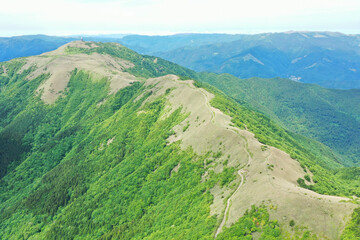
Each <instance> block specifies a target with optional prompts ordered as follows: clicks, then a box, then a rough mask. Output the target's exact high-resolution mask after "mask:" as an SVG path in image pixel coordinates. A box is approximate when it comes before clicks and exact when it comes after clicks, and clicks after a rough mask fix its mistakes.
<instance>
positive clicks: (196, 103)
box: [0, 42, 360, 239]
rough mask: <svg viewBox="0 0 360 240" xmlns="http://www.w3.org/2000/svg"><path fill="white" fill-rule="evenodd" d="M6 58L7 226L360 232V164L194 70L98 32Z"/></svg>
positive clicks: (171, 232) (0, 188) (144, 234)
mask: <svg viewBox="0 0 360 240" xmlns="http://www.w3.org/2000/svg"><path fill="white" fill-rule="evenodd" d="M0 69H2V71H1V76H0V83H1V85H0V86H1V92H0V116H1V118H0V120H1V122H0V140H1V143H2V146H3V147H2V148H1V152H0V165H1V170H2V171H1V176H0V177H1V179H0V232H1V236H2V237H3V238H4V239H59V238H62V239H75V238H76V239H214V237H216V238H217V239H229V238H231V237H233V238H242V237H245V238H251V237H252V236H253V237H254V238H259V237H260V238H262V239H287V238H290V236H293V237H294V238H302V239H314V238H316V236H317V238H318V239H324V238H328V239H339V238H340V236H341V234H343V235H342V236H343V237H344V238H346V237H348V239H351V238H349V237H351V236H356V235H355V234H357V231H358V230H357V227H358V224H357V223H358V221H359V219H358V216H359V215H358V210H355V211H354V209H358V204H357V198H356V196H360V186H359V185H358V181H357V180H356V179H354V178H348V177H349V176H350V175H349V173H351V174H354V175H357V174H358V172H359V170H358V169H356V168H351V169H348V168H343V167H342V165H341V164H339V163H337V162H336V159H335V158H334V157H333V155H332V153H331V151H330V150H329V149H327V148H325V147H324V148H321V149H320V150H321V151H324V152H322V154H319V152H318V151H319V149H314V146H316V144H319V143H316V144H315V145H313V144H312V143H314V141H312V140H309V139H306V138H304V137H302V136H300V135H296V134H292V133H291V132H288V131H286V130H284V129H283V128H282V127H281V126H279V125H277V124H276V123H274V122H272V121H271V120H269V119H268V118H266V117H265V116H264V115H262V114H260V113H258V112H255V111H253V110H251V109H249V108H248V107H247V106H246V105H241V104H239V103H236V102H235V101H233V100H231V99H230V98H228V97H227V96H226V95H224V94H223V93H221V92H220V91H219V90H217V89H215V88H212V87H210V86H207V85H205V86H203V85H202V84H201V83H199V82H196V81H194V80H191V79H193V78H196V77H197V75H196V73H195V72H193V71H191V70H188V69H186V68H183V67H180V66H178V65H176V64H173V63H170V62H167V61H165V60H162V59H161V58H157V57H151V56H142V55H139V54H137V53H136V52H134V51H131V50H129V49H127V48H125V47H123V46H121V45H118V44H104V43H93V42H72V43H69V44H67V45H65V46H62V47H60V48H59V49H57V50H55V51H53V52H49V53H45V54H42V55H39V56H33V57H27V58H19V59H14V60H11V61H9V62H4V63H1V64H0ZM179 76H180V77H179ZM202 87H204V88H202ZM319 145H321V144H319ZM311 146H312V147H311ZM334 169H335V170H334ZM334 173H337V174H334ZM331 195H337V196H331ZM346 196H347V197H346ZM348 197H351V198H348ZM344 229H345V230H344ZM343 230H344V232H343ZM342 232H343V233H342Z"/></svg>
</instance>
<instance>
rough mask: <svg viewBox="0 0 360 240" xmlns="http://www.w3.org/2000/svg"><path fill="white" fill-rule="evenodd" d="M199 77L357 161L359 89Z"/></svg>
mask: <svg viewBox="0 0 360 240" xmlns="http://www.w3.org/2000/svg"><path fill="white" fill-rule="evenodd" d="M200 76H201V77H200V78H201V79H203V81H204V82H207V83H209V84H211V85H213V86H215V87H217V88H219V89H220V90H222V91H224V92H225V93H226V94H227V95H229V96H231V97H233V98H234V99H236V100H237V101H240V102H246V103H248V104H249V105H251V106H253V107H255V108H256V109H257V110H258V111H261V112H263V113H264V114H266V115H267V116H268V117H270V118H271V119H273V120H274V121H277V122H278V123H280V124H283V126H285V127H286V128H287V129H289V130H290V131H292V132H296V133H298V134H301V135H304V136H307V137H310V138H313V139H316V140H318V141H320V142H322V143H324V144H325V145H327V146H329V147H330V148H332V149H334V150H335V151H336V152H337V153H338V154H340V156H342V157H340V158H342V160H339V161H341V162H342V163H343V164H345V165H348V166H354V165H357V166H359V162H360V152H359V147H358V146H360V104H359V103H360V90H356V89H354V90H337V89H326V88H322V87H319V86H317V85H310V84H301V83H297V82H294V81H291V80H288V79H281V78H275V79H263V78H250V79H239V78H236V77H234V76H232V75H229V74H222V75H217V74H211V73H208V74H207V73H201V74H200Z"/></svg>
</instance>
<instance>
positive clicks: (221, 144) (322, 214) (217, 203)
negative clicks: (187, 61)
mask: <svg viewBox="0 0 360 240" xmlns="http://www.w3.org/2000/svg"><path fill="white" fill-rule="evenodd" d="M147 85H148V86H152V85H153V86H154V87H153V88H152V90H153V92H154V94H153V96H152V98H155V97H156V96H159V95H162V94H164V93H165V91H166V89H168V88H170V89H171V88H172V89H173V90H172V92H171V94H170V95H169V97H168V100H169V112H171V111H172V110H175V109H176V108H178V107H180V106H182V107H183V111H184V112H187V113H189V116H188V117H187V119H185V120H184V121H183V122H182V123H181V124H180V125H178V126H176V127H175V128H174V130H175V132H176V134H175V135H172V136H171V137H170V138H169V142H170V143H171V142H174V141H177V140H181V141H182V143H181V144H182V147H183V148H187V147H189V146H192V147H193V149H194V150H195V152H197V153H199V154H202V153H206V152H208V151H213V152H218V151H221V152H222V153H223V157H221V158H220V159H218V160H217V161H218V163H219V164H217V166H216V164H215V165H214V170H215V171H216V172H219V171H222V168H223V166H222V164H221V163H222V162H223V161H224V159H225V158H226V156H228V155H230V159H229V163H228V165H230V166H235V167H237V169H238V170H240V169H241V171H238V178H237V180H235V181H234V183H232V184H229V186H235V187H233V189H226V188H223V189H221V188H220V186H218V185H217V186H216V187H215V188H214V189H213V190H212V194H213V195H214V204H213V205H212V209H211V213H212V214H217V216H218V218H219V228H218V229H217V232H216V233H215V234H217V233H219V232H220V231H221V230H222V227H223V226H227V227H228V226H230V225H231V224H232V223H235V222H236V221H237V220H238V219H239V218H240V217H241V216H242V215H243V214H244V212H245V210H246V209H249V208H250V207H251V205H253V204H255V205H261V204H263V203H264V204H266V205H271V206H272V208H271V209H270V214H271V218H273V219H277V220H279V222H280V224H281V225H282V226H283V227H284V228H285V229H286V230H288V231H289V232H291V231H292V228H291V227H289V221H290V220H293V219H294V220H296V222H295V224H296V226H304V227H307V228H308V229H309V230H311V231H313V232H314V233H316V234H318V236H319V237H321V238H329V239H338V238H339V235H340V234H341V231H342V230H343V227H344V225H345V222H346V220H347V219H348V217H349V215H351V213H352V210H353V209H354V207H355V206H354V205H353V204H351V203H345V202H343V201H341V200H347V199H346V198H342V197H335V196H325V195H320V194H317V193H315V192H313V191H310V190H307V189H303V188H300V187H299V186H298V184H297V179H298V178H303V177H304V175H305V172H304V170H303V169H302V168H301V167H300V164H299V163H298V162H297V161H296V160H293V159H292V158H290V156H289V155H288V154H287V153H285V152H283V151H281V150H278V149H276V148H273V147H268V148H267V149H264V150H262V149H261V146H263V144H261V143H260V142H259V141H258V140H257V139H255V137H254V135H253V134H252V133H250V132H248V131H246V130H240V129H237V128H235V127H231V119H230V117H229V116H227V115H225V114H223V113H222V112H221V111H219V110H218V109H215V108H213V107H212V106H211V105H210V104H209V101H210V100H211V98H213V95H212V94H210V93H208V92H207V91H205V90H204V89H200V88H196V87H194V85H193V83H192V81H190V80H189V81H180V80H178V78H177V77H176V76H173V75H168V76H164V77H160V78H154V79H149V80H147ZM185 126H187V128H186V127H185Z"/></svg>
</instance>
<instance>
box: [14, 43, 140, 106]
mask: <svg viewBox="0 0 360 240" xmlns="http://www.w3.org/2000/svg"><path fill="white" fill-rule="evenodd" d="M67 47H78V48H94V47H97V46H96V44H94V43H91V44H88V45H87V44H85V43H84V42H81V41H75V42H71V43H68V44H66V45H64V46H62V47H60V48H59V49H57V50H55V51H52V52H49V53H44V54H42V55H39V56H33V57H28V58H26V64H25V65H24V66H23V68H22V69H21V70H20V71H24V70H25V69H28V68H30V67H32V66H36V70H35V71H34V72H32V73H31V74H30V75H29V77H28V79H29V80H31V79H34V78H36V77H38V76H40V75H42V74H50V77H49V78H48V79H47V80H46V81H45V82H44V83H43V84H42V85H41V86H40V87H39V89H38V91H43V93H42V95H41V99H42V100H43V101H44V102H46V103H49V104H51V103H54V102H55V101H56V99H57V98H58V97H59V95H60V94H61V92H62V91H63V90H64V89H65V88H66V87H67V84H68V82H69V80H70V75H71V72H72V71H73V70H74V69H75V68H77V69H79V70H86V71H89V72H91V73H93V74H94V75H95V76H98V77H100V78H101V77H106V78H108V79H109V80H110V88H111V93H113V92H116V91H118V90H119V89H121V88H124V87H126V86H128V85H130V83H131V82H134V81H137V79H136V78H135V77H134V76H133V75H131V74H129V73H126V72H123V70H124V69H126V68H129V67H133V66H134V64H132V63H131V62H129V61H125V60H123V59H119V58H115V57H111V56H109V55H103V54H98V53H93V54H91V55H87V54H71V55H70V54H66V51H65V49H66V48H67Z"/></svg>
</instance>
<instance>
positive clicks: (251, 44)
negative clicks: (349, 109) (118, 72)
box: [120, 32, 360, 89]
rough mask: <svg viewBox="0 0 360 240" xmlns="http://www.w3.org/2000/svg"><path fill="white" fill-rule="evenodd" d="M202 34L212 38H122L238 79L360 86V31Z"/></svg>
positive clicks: (152, 51)
mask: <svg viewBox="0 0 360 240" xmlns="http://www.w3.org/2000/svg"><path fill="white" fill-rule="evenodd" d="M185 36H186V35H185ZM190 36H191V35H190ZM190 36H186V37H187V38H188V39H190ZM195 36H196V35H195ZM195 36H194V37H195ZM200 36H201V35H200ZM197 37H198V38H200V37H199V36H197ZM202 37H203V39H204V38H205V39H206V38H210V39H211V40H209V39H207V41H203V42H202V41H200V40H197V41H195V40H187V41H185V42H184V41H182V43H183V44H185V43H187V44H186V45H185V46H181V45H180V44H178V42H177V41H179V40H180V39H184V38H185V37H184V36H183V35H175V36H172V37H168V36H164V37H159V36H156V37H149V36H126V37H124V38H123V39H122V40H121V41H120V42H121V43H123V44H124V45H125V46H127V47H129V48H132V49H135V50H136V51H140V52H141V53H143V54H150V55H155V56H160V57H162V58H164V59H167V60H169V61H172V62H175V63H177V64H180V65H182V66H185V67H188V68H190V69H193V70H195V71H200V72H202V71H206V72H215V73H230V74H233V75H234V76H237V77H239V78H250V77H262V78H273V77H283V78H289V79H291V80H294V81H299V82H304V83H315V84H318V85H321V86H323V87H328V88H340V89H350V88H360V35H345V34H341V33H333V32H285V33H264V34H255V35H226V36H221V37H220V36H218V39H217V41H216V40H215V37H214V36H212V35H209V36H206V35H204V36H202ZM153 41H156V42H157V44H152V42H153ZM192 41H194V42H192ZM212 41H213V42H212ZM161 46H162V48H161Z"/></svg>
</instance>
